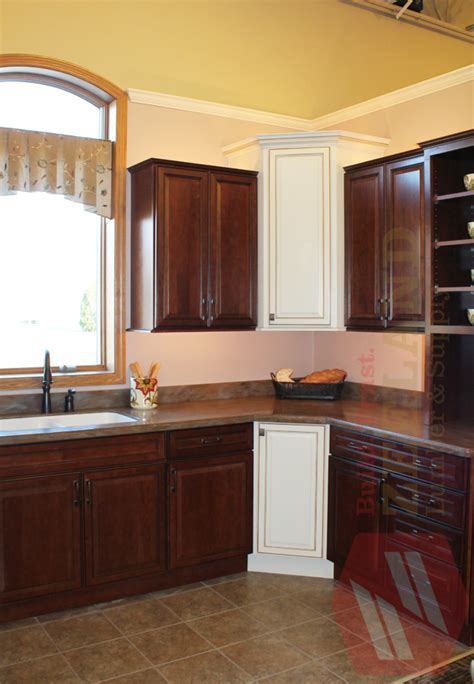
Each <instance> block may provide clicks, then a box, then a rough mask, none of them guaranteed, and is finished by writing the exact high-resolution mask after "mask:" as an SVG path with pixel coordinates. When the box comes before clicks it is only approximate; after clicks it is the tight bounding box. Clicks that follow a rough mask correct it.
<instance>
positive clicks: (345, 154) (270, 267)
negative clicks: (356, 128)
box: [224, 131, 389, 330]
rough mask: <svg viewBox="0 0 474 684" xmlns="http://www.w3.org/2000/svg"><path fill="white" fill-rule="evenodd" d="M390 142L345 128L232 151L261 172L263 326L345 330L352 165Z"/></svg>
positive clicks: (263, 140) (233, 158) (239, 162)
mask: <svg viewBox="0 0 474 684" xmlns="http://www.w3.org/2000/svg"><path fill="white" fill-rule="evenodd" d="M388 143H389V140H387V139H386V138H375V137H373V136H368V135H359V134H355V133H348V132H345V131H324V132H321V131H319V132H314V133H291V134H277V135H259V136H257V137H256V138H252V139H248V140H244V141H242V142H240V143H236V144H234V145H229V146H227V147H225V148H224V154H225V155H226V156H227V158H228V160H229V164H230V165H231V166H233V167H236V168H242V169H251V170H256V171H258V172H259V179H258V184H259V245H258V248H259V261H258V267H259V283H258V284H259V303H258V304H259V305H258V310H259V327H260V328H265V329H278V330H284V329H286V330H288V329H290V330H343V329H344V166H348V165H349V164H355V163H357V162H361V161H367V160H368V159H373V158H375V157H380V156H383V154H384V151H385V148H386V146H387V144H388Z"/></svg>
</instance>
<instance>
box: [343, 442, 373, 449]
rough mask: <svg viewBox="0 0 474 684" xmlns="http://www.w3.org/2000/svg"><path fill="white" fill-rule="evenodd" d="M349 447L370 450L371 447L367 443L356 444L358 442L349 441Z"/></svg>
mask: <svg viewBox="0 0 474 684" xmlns="http://www.w3.org/2000/svg"><path fill="white" fill-rule="evenodd" d="M347 446H348V447H349V449H355V450H356V451H368V449H369V447H368V446H367V444H356V442H349V443H348V445H347Z"/></svg>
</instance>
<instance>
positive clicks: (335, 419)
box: [0, 396, 474, 458]
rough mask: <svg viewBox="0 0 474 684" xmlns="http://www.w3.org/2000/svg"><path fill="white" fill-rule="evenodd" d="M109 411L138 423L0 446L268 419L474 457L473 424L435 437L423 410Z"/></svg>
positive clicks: (224, 404) (283, 404)
mask: <svg viewBox="0 0 474 684" xmlns="http://www.w3.org/2000/svg"><path fill="white" fill-rule="evenodd" d="M108 410H109V411H110V410H115V411H117V412H118V413H123V414H125V415H130V416H134V417H138V418H139V420H138V421H137V422H136V423H128V424H123V425H114V426H113V427H99V428H94V429H86V430H68V431H66V432H48V433H34V434H23V435H20V434H15V435H7V436H0V448H1V447H2V446H7V445H12V444H17V445H18V444H40V443H45V442H53V441H55V442H57V441H65V440H70V439H87V438H92V437H94V438H96V437H106V436H116V435H125V434H128V435H130V434H134V433H144V432H160V431H163V430H176V429H180V428H191V427H206V426H210V425H224V424H228V423H243V422H252V421H261V422H265V421H267V422H280V423H281V422H288V423H328V424H329V425H335V426H336V425H337V426H340V427H346V428H351V427H352V428H357V429H358V430H359V431H364V432H366V433H367V434H372V435H375V436H379V437H386V438H393V439H396V438H402V439H403V440H404V441H406V442H409V443H411V444H413V445H419V446H424V447H431V448H434V449H437V450H442V451H444V452H446V453H452V454H456V455H459V456H464V457H468V458H470V457H471V456H474V425H473V426H466V425H459V426H456V425H449V426H445V429H444V433H443V434H442V435H441V436H439V437H438V436H437V437H434V436H433V435H431V434H430V428H429V427H428V426H426V425H424V423H423V415H422V412H421V411H420V410H416V409H407V408H397V407H395V406H393V405H390V404H380V403H369V402H361V401H354V400H340V401H335V402H322V401H301V400H300V401H298V400H287V401H281V400H278V399H274V398H273V397H269V396H268V397H267V396H264V397H247V398H239V399H216V400H214V401H196V402H183V403H174V404H162V405H161V406H160V407H159V408H158V409H157V410H152V411H134V410H132V409H128V408H117V409H110V408H109V409H108Z"/></svg>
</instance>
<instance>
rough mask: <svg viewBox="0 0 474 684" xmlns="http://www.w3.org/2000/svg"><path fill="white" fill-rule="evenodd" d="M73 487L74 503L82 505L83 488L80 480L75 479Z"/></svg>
mask: <svg viewBox="0 0 474 684" xmlns="http://www.w3.org/2000/svg"><path fill="white" fill-rule="evenodd" d="M72 487H73V490H74V498H73V504H74V506H80V505H81V490H80V487H79V480H74V481H73V483H72Z"/></svg>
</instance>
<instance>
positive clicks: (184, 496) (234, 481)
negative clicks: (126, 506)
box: [169, 452, 253, 568]
mask: <svg viewBox="0 0 474 684" xmlns="http://www.w3.org/2000/svg"><path fill="white" fill-rule="evenodd" d="M252 458H253V457H252V453H251V452H249V453H245V454H232V455H229V456H220V457H215V458H196V459H195V460H188V461H175V462H173V463H171V465H170V473H169V478H170V482H169V491H170V494H169V496H170V507H169V512H170V564H171V567H172V568H178V567H181V566H187V565H197V564H199V563H205V562H207V561H212V560H217V559H218V558H227V557H230V556H240V555H243V554H247V553H250V551H251V550H252Z"/></svg>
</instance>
